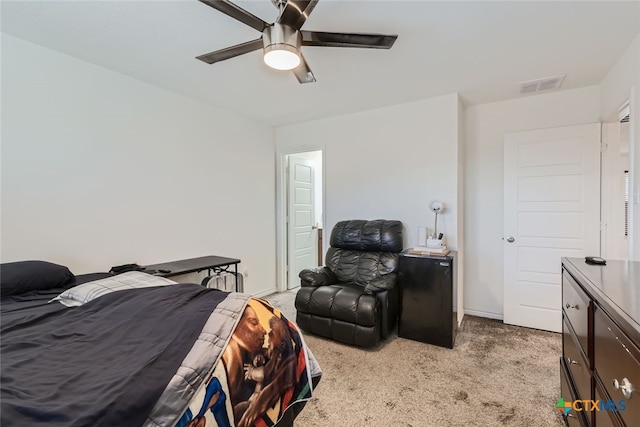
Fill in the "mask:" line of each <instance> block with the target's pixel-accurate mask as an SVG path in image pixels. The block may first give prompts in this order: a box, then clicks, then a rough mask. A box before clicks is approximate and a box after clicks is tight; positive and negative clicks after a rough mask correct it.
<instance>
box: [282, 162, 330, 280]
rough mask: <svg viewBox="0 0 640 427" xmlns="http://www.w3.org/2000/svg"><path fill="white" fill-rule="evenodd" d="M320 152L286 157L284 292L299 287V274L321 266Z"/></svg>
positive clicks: (321, 193)
mask: <svg viewBox="0 0 640 427" xmlns="http://www.w3.org/2000/svg"><path fill="white" fill-rule="evenodd" d="M322 154H323V153H322V151H321V150H317V151H307V152H302V153H291V154H287V155H285V158H284V163H285V175H286V177H285V179H284V184H285V191H284V204H285V215H284V217H285V224H284V226H283V229H284V230H285V233H286V238H285V239H284V243H285V250H284V253H285V255H286V267H285V275H286V279H285V283H286V289H287V290H288V289H294V288H296V287H298V286H300V279H299V278H298V274H299V273H300V271H302V270H303V269H305V268H314V267H318V266H320V265H322V264H323V243H322V240H323V239H322V236H323V226H322V224H323V203H322V195H323V191H322V182H323V179H322V160H323V159H322V157H323V156H322Z"/></svg>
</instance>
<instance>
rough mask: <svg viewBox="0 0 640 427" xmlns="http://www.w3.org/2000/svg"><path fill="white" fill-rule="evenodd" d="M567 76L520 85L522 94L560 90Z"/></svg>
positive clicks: (530, 81) (547, 78) (545, 78)
mask: <svg viewBox="0 0 640 427" xmlns="http://www.w3.org/2000/svg"><path fill="white" fill-rule="evenodd" d="M565 77H566V74H563V75H562V76H553V77H544V78H541V79H536V80H529V81H526V82H521V83H520V93H523V94H526V93H536V92H546V91H549V90H553V89H560V85H561V84H562V82H563V81H564V78H565Z"/></svg>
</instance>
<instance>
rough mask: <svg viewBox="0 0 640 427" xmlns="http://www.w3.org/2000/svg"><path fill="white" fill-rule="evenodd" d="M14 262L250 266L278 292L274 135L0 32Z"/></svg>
mask: <svg viewBox="0 0 640 427" xmlns="http://www.w3.org/2000/svg"><path fill="white" fill-rule="evenodd" d="M2 65H3V68H2V107H3V108H2V240H1V243H2V253H1V259H2V262H9V261H16V260H23V259H44V260H49V261H52V262H56V263H61V264H64V265H67V266H69V267H70V269H71V271H73V272H74V273H76V274H81V273H87V272H92V271H106V270H108V269H109V267H110V266H112V265H117V264H123V263H128V262H137V263H139V264H150V263H156V262H163V261H172V260H176V259H183V258H187V257H197V256H203V255H221V256H228V257H235V258H240V259H241V260H242V263H241V264H240V266H239V267H240V271H245V272H250V274H249V276H248V278H247V279H245V290H246V291H247V292H250V293H254V294H255V293H264V292H265V291H266V290H273V289H275V254H274V248H275V225H274V224H275V204H274V200H275V175H274V163H275V162H274V145H273V130H272V128H271V127H269V126H266V125H263V124H259V123H256V122H253V121H250V120H247V119H244V118H241V117H239V116H236V115H234V114H231V113H228V112H225V111H223V110H220V109H216V108H213V107H210V106H207V105H205V104H202V103H200V102H198V101H194V100H192V99H188V98H185V97H183V96H179V95H176V94H175V93H172V92H168V91H166V90H163V89H160V88H158V87H156V86H152V85H149V84H147V83H143V82H140V81H137V80H134V79H132V78H129V77H126V76H123V75H121V74H117V73H114V72H112V71H110V70H107V69H104V68H101V67H98V66H95V65H92V64H90V63H87V62H83V61H80V60H77V59H75V58H72V57H69V56H66V55H62V54H60V53H57V52H54V51H51V50H48V49H44V48H42V47H40V46H37V45H34V44H31V43H28V42H25V41H23V40H20V39H17V38H14V37H11V36H7V35H3V37H2Z"/></svg>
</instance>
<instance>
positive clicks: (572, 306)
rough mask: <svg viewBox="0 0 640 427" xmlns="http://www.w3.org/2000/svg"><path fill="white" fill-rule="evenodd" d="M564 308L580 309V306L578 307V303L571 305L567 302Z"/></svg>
mask: <svg viewBox="0 0 640 427" xmlns="http://www.w3.org/2000/svg"><path fill="white" fill-rule="evenodd" d="M565 307H566V308H575V309H576V310H580V308H579V307H578V304H576V305H571V304H569V303H567V305H565Z"/></svg>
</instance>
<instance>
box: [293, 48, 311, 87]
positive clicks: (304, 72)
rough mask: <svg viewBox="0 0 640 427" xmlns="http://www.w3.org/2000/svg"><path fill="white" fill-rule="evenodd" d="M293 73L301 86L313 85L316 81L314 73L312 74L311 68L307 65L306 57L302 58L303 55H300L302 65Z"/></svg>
mask: <svg viewBox="0 0 640 427" xmlns="http://www.w3.org/2000/svg"><path fill="white" fill-rule="evenodd" d="M291 71H293V74H294V75H295V76H296V79H298V81H299V82H300V83H301V84H304V83H313V82H315V81H316V78H315V77H314V75H313V72H311V68H309V64H307V61H306V60H305V59H304V56H302V53H300V65H298V66H297V67H296V68H294V69H293V70H291Z"/></svg>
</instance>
